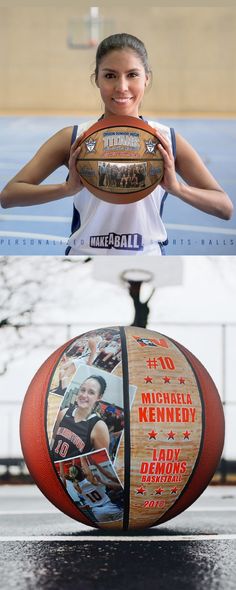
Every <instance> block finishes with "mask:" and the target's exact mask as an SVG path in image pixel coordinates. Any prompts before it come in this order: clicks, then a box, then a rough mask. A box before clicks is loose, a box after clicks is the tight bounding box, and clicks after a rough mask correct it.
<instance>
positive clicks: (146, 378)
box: [144, 377, 152, 383]
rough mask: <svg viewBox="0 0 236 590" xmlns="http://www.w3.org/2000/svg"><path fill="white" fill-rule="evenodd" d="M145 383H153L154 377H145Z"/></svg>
mask: <svg viewBox="0 0 236 590" xmlns="http://www.w3.org/2000/svg"><path fill="white" fill-rule="evenodd" d="M144 381H145V383H152V377H144Z"/></svg>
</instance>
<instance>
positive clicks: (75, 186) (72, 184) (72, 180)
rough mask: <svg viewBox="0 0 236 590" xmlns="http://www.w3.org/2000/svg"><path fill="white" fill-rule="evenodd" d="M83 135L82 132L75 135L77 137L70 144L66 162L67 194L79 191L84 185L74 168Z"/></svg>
mask: <svg viewBox="0 0 236 590" xmlns="http://www.w3.org/2000/svg"><path fill="white" fill-rule="evenodd" d="M83 136H84V133H82V135H80V136H79V137H77V139H76V140H75V141H74V143H73V144H72V146H71V149H70V157H69V162H68V165H69V176H68V179H67V181H66V187H67V189H66V192H67V195H68V194H70V195H74V194H76V193H78V192H80V191H81V190H82V188H83V186H84V185H83V183H82V182H81V178H80V176H79V173H78V172H77V169H76V162H77V160H78V158H79V155H80V152H81V141H82V139H83ZM68 191H69V192H68Z"/></svg>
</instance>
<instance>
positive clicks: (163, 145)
mask: <svg viewBox="0 0 236 590" xmlns="http://www.w3.org/2000/svg"><path fill="white" fill-rule="evenodd" d="M155 135H156V137H157V139H158V140H159V143H158V149H159V151H160V153H161V155H162V157H163V160H164V176H163V178H162V181H161V187H162V188H163V189H164V190H165V191H167V192H168V193H172V194H174V195H175V194H178V192H179V188H180V183H179V182H178V180H177V177H176V172H175V160H174V156H173V153H172V149H171V145H170V143H169V141H168V140H167V139H166V138H165V136H164V135H163V134H162V133H160V131H157V130H155Z"/></svg>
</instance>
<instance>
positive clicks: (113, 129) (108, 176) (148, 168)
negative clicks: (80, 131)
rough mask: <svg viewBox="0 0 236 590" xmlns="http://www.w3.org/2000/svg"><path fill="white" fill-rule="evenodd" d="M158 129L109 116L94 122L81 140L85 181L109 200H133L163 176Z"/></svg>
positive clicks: (79, 164) (79, 162)
mask: <svg viewBox="0 0 236 590" xmlns="http://www.w3.org/2000/svg"><path fill="white" fill-rule="evenodd" d="M158 143H159V140H158V139H157V137H156V135H155V130H154V129H153V128H152V127H150V126H149V125H148V124H147V123H145V121H143V120H142V119H136V118H134V117H128V116H125V117H109V118H107V119H102V120H100V121H98V122H97V123H95V124H94V125H92V126H91V127H90V128H89V129H88V130H87V131H86V132H85V134H84V136H83V137H82V140H81V152H80V156H79V159H78V160H77V170H78V172H79V174H80V177H81V179H82V182H83V184H84V185H85V186H86V187H87V188H88V189H89V191H91V192H92V193H93V194H94V195H95V196H96V197H99V198H100V199H102V200H103V201H107V202H109V203H114V204H116V205H118V204H122V205H123V204H126V203H134V202H135V201H139V200H140V199H143V198H144V197H146V196H147V195H149V194H150V193H151V192H152V190H153V189H154V188H155V187H156V186H157V185H158V184H159V183H160V182H161V180H162V177H163V158H162V155H161V153H160V151H159V149H158Z"/></svg>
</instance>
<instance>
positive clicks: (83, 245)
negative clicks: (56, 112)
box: [1, 33, 233, 255]
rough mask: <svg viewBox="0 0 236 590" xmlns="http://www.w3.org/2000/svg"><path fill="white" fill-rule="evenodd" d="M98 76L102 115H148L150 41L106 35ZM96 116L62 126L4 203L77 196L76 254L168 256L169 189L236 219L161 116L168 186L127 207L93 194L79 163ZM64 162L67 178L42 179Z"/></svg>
mask: <svg viewBox="0 0 236 590" xmlns="http://www.w3.org/2000/svg"><path fill="white" fill-rule="evenodd" d="M94 79H95V83H96V85H97V87H98V89H99V91H100V95H101V99H102V102H103V114H102V116H101V117H100V119H104V120H105V119H106V118H107V117H110V116H113V117H114V116H115V117H116V116H117V117H121V116H122V117H123V116H131V117H134V118H139V117H141V115H140V108H141V104H142V100H143V97H144V94H145V90H146V88H147V87H148V85H149V83H150V81H151V70H150V67H149V64H148V56H147V51H146V48H145V46H144V44H143V42H142V41H141V40H139V39H138V38H137V37H135V36H133V35H129V34H127V33H121V34H114V35H111V36H109V37H107V38H106V39H104V40H103V41H102V42H101V43H100V45H99V46H98V48H97V53H96V67H95V71H94ZM141 118H143V117H141ZM144 121H145V119H144ZM94 122H95V120H94V119H93V120H90V121H87V122H84V123H82V124H80V125H78V127H77V126H75V127H66V128H64V129H61V130H60V131H58V132H57V133H56V134H55V135H53V136H52V137H51V138H50V139H49V140H48V141H47V142H46V143H44V144H43V145H42V147H41V148H40V149H39V150H38V152H37V153H36V154H35V156H34V157H33V158H32V160H31V161H30V162H29V163H28V164H26V166H24V168H23V169H22V170H21V171H20V172H19V173H18V174H17V175H16V176H15V177H14V178H13V179H12V180H11V181H10V182H9V183H8V184H7V186H6V187H5V188H4V189H3V191H2V195H1V204H2V206H3V207H4V208H8V207H18V206H28V205H36V204H43V203H47V202H50V201H56V200H58V199H62V198H65V197H71V196H72V197H73V200H74V210H73V219H72V228H71V229H72V233H71V236H70V238H69V240H68V247H67V250H66V253H67V254H70V255H71V254H72V255H98V254H99V255H104V254H106V255H121V254H123V255H127V254H129V255H135V254H148V255H161V254H163V253H164V245H165V244H167V241H168V240H167V232H166V229H165V226H164V223H163V221H162V213H163V206H164V202H165V199H166V197H167V195H168V193H169V194H171V195H173V196H174V197H176V198H179V199H180V200H182V201H184V202H185V203H187V204H189V205H191V206H192V207H195V208H196V209H199V210H200V211H202V212H204V213H208V214H210V215H214V216H216V217H219V218H222V219H225V220H227V219H230V217H231V215H232V210H233V205H232V202H231V200H230V198H229V197H228V195H227V194H226V192H225V191H224V190H223V188H222V187H221V186H220V185H219V184H218V182H217V181H216V180H215V178H214V177H213V176H212V174H211V173H210V171H209V170H208V169H207V168H206V166H205V164H204V162H203V160H202V159H201V158H200V156H199V155H198V154H197V152H196V151H195V150H194V149H193V147H192V146H191V145H190V144H189V143H188V142H187V141H186V140H185V139H184V138H183V137H182V136H181V135H179V134H177V133H176V134H175V133H174V130H172V129H170V128H169V127H167V126H165V125H163V124H160V123H158V122H155V121H149V120H148V121H147V123H148V124H149V125H150V126H151V127H153V128H154V129H155V134H156V137H157V139H158V141H159V142H160V143H159V145H158V148H159V150H160V152H161V154H162V157H163V160H164V176H163V179H162V181H161V184H160V185H159V186H157V187H156V188H155V189H154V190H153V191H152V192H151V193H150V194H149V195H148V196H147V197H145V198H144V199H142V200H140V201H138V202H135V203H128V204H125V205H121V204H119V205H115V204H111V203H107V202H104V201H102V200H100V199H99V198H97V197H95V196H93V195H92V194H91V193H90V191H89V190H88V189H87V188H85V187H84V186H83V184H82V182H81V180H80V177H79V174H78V172H77V170H76V161H77V159H78V158H79V155H80V149H81V148H80V146H79V142H80V140H81V136H82V134H83V133H84V132H85V131H86V130H87V129H88V128H89V127H90V126H91V125H92V124H93V123H94ZM134 125H135V123H134ZM63 165H65V166H66V167H67V168H68V171H69V173H68V177H67V179H66V181H65V182H63V183H61V184H51V185H43V184H41V183H42V182H43V181H44V180H45V179H46V178H47V177H48V176H49V175H50V174H52V172H54V171H55V170H56V169H57V168H58V167H60V166H63ZM177 175H178V176H177Z"/></svg>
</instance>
